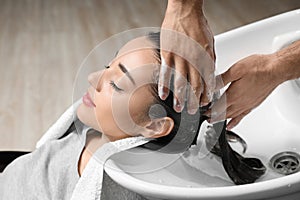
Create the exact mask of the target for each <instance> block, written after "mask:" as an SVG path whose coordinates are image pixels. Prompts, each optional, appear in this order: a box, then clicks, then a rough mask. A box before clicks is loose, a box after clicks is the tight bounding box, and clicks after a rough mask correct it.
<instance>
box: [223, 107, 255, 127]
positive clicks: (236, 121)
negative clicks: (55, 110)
mask: <svg viewBox="0 0 300 200" xmlns="http://www.w3.org/2000/svg"><path fill="white" fill-rule="evenodd" d="M249 113H250V110H248V111H246V112H243V113H242V114H240V115H238V116H237V117H235V118H232V119H231V120H230V122H229V123H228V124H227V126H226V127H227V129H228V130H231V129H233V128H234V127H235V126H236V125H238V124H239V123H240V122H241V121H242V119H243V118H244V117H245V116H246V115H248V114H249Z"/></svg>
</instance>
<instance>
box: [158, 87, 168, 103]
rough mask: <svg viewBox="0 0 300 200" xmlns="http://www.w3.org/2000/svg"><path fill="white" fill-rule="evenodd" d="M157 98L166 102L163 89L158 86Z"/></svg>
mask: <svg viewBox="0 0 300 200" xmlns="http://www.w3.org/2000/svg"><path fill="white" fill-rule="evenodd" d="M158 96H159V97H160V98H161V99H162V100H166V98H167V97H166V94H165V93H164V87H163V86H158Z"/></svg>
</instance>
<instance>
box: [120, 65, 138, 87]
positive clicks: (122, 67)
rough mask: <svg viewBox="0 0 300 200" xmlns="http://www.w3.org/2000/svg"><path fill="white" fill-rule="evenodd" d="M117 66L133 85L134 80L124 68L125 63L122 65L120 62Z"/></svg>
mask: <svg viewBox="0 0 300 200" xmlns="http://www.w3.org/2000/svg"><path fill="white" fill-rule="evenodd" d="M118 66H119V68H120V70H121V71H122V72H123V73H124V74H125V75H126V76H127V77H128V78H129V80H130V81H131V82H132V83H133V84H134V85H135V81H134V79H133V78H132V76H131V75H130V73H129V72H128V70H127V69H126V67H125V65H123V64H122V63H119V65H118Z"/></svg>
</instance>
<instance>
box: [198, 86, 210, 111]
mask: <svg viewBox="0 0 300 200" xmlns="http://www.w3.org/2000/svg"><path fill="white" fill-rule="evenodd" d="M202 82H203V81H202ZM203 85H204V87H203V88H204V90H203V92H202V93H201V98H200V106H206V105H207V104H209V102H211V99H210V98H209V96H208V95H207V93H208V92H207V87H206V85H205V84H203Z"/></svg>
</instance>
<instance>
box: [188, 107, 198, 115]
mask: <svg viewBox="0 0 300 200" xmlns="http://www.w3.org/2000/svg"><path fill="white" fill-rule="evenodd" d="M197 110H198V109H197V108H191V109H189V111H188V112H189V114H190V115H194V114H196V112H197Z"/></svg>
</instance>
